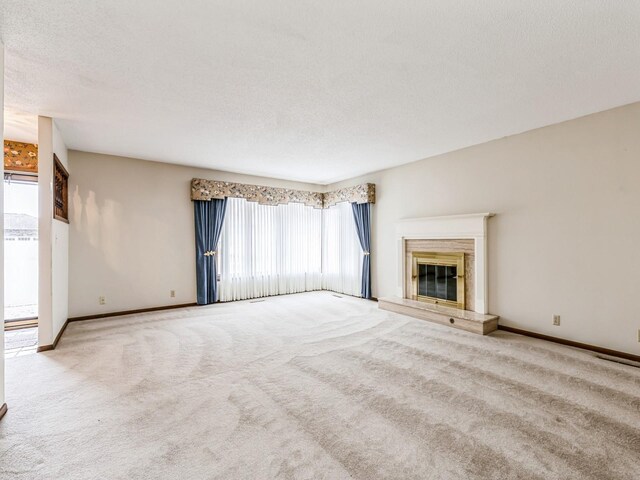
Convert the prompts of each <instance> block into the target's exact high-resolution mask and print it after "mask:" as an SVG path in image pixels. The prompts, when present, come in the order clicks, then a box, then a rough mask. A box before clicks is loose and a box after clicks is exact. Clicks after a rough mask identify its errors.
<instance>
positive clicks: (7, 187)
mask: <svg viewBox="0 0 640 480" xmlns="http://www.w3.org/2000/svg"><path fill="white" fill-rule="evenodd" d="M37 316H38V183H37V181H28V180H27V181H24V180H15V179H12V178H11V175H5V179H4V318H5V322H11V321H16V320H23V319H30V318H36V317H37Z"/></svg>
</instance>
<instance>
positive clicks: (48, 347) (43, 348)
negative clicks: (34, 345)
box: [36, 320, 69, 353]
mask: <svg viewBox="0 0 640 480" xmlns="http://www.w3.org/2000/svg"><path fill="white" fill-rule="evenodd" d="M67 325H69V320H67V321H65V322H64V325H62V328H61V329H60V331H59V332H58V335H56V339H55V340H54V341H53V343H52V344H51V345H42V346H39V347H38V349H37V350H36V352H38V353H41V352H47V351H49V350H55V348H56V347H57V346H58V342H59V341H60V338H61V337H62V334H63V333H64V331H65V330H66V328H67Z"/></svg>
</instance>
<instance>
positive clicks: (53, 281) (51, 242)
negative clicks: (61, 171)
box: [38, 117, 69, 346]
mask: <svg viewBox="0 0 640 480" xmlns="http://www.w3.org/2000/svg"><path fill="white" fill-rule="evenodd" d="M54 153H55V154H56V155H57V157H58V159H59V160H60V162H61V163H62V164H63V165H64V166H65V168H66V169H67V170H69V162H68V158H67V147H66V146H65V144H64V141H63V139H62V136H61V135H60V132H59V131H58V129H57V127H56V125H55V123H54V121H53V119H51V118H49V117H38V205H39V208H38V216H39V218H38V344H39V346H48V345H51V344H53V341H54V340H55V338H56V337H57V336H58V333H60V330H61V329H62V326H63V325H64V322H65V321H66V319H67V306H68V285H69V274H68V263H69V261H68V257H69V225H68V224H66V223H64V222H61V221H60V220H55V219H54V218H53V154H54Z"/></svg>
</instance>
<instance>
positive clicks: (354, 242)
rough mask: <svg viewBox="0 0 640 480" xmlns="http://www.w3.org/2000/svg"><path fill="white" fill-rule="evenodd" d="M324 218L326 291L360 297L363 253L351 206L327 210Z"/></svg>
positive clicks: (323, 260)
mask: <svg viewBox="0 0 640 480" xmlns="http://www.w3.org/2000/svg"><path fill="white" fill-rule="evenodd" d="M322 215H323V232H322V234H323V242H322V249H323V250H322V272H323V274H322V287H323V288H324V289H326V290H332V291H334V292H339V293H345V294H347V295H355V296H358V297H359V296H360V288H361V284H362V249H361V248H360V242H359V240H358V233H357V231H356V226H355V222H354V219H353V210H352V207H351V204H350V203H348V202H343V203H339V204H337V205H334V206H333V207H330V208H327V209H325V210H323V211H322Z"/></svg>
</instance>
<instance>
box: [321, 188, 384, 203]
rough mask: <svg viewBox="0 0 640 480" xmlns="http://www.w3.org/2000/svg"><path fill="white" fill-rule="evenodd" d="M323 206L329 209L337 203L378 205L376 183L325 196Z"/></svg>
mask: <svg viewBox="0 0 640 480" xmlns="http://www.w3.org/2000/svg"><path fill="white" fill-rule="evenodd" d="M323 196H324V199H323V202H322V204H323V206H324V208H329V207H331V206H333V205H335V204H336V203H341V202H349V203H376V185H375V183H362V184H360V185H355V186H353V187H346V188H341V189H339V190H334V191H333V192H327V193H325V194H323Z"/></svg>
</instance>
